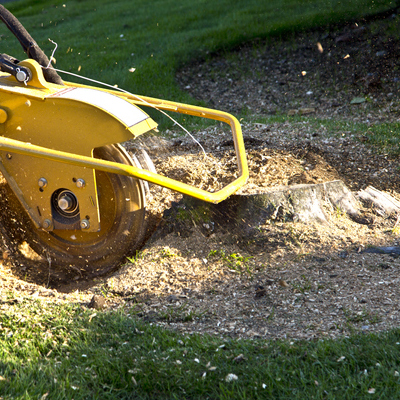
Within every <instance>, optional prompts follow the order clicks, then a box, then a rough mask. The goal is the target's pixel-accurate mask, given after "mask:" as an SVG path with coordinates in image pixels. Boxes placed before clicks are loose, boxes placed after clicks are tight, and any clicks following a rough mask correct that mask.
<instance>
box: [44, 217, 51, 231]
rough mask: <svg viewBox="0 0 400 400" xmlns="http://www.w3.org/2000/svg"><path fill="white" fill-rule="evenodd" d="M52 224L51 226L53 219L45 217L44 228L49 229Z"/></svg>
mask: <svg viewBox="0 0 400 400" xmlns="http://www.w3.org/2000/svg"><path fill="white" fill-rule="evenodd" d="M50 226H51V221H50V220H49V219H45V220H44V221H43V224H42V227H43V228H44V229H49V228H50Z"/></svg>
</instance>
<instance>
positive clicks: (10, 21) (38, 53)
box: [0, 4, 63, 85]
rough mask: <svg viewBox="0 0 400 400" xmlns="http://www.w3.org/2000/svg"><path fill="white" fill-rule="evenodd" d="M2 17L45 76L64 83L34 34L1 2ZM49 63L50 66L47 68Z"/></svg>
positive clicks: (54, 81)
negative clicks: (33, 36) (34, 37)
mask: <svg viewBox="0 0 400 400" xmlns="http://www.w3.org/2000/svg"><path fill="white" fill-rule="evenodd" d="M0 19H1V20H2V21H3V22H4V23H5V24H6V26H7V28H8V29H9V30H10V31H11V32H12V33H13V34H14V36H15V37H16V38H17V39H18V41H19V42H20V43H21V46H22V48H23V49H24V51H25V53H26V54H27V55H28V57H29V58H33V59H34V60H35V61H37V62H38V63H39V64H40V65H41V66H42V67H45V68H44V69H43V76H44V78H45V79H46V81H47V82H51V83H57V84H59V85H63V81H62V79H61V78H60V76H59V75H58V74H57V72H56V71H55V70H54V68H53V67H52V66H51V64H50V61H49V59H48V58H47V56H46V54H45V53H44V52H43V50H42V49H41V48H40V47H39V46H38V44H37V43H36V42H35V40H34V39H33V38H32V36H31V35H30V34H29V33H28V31H27V30H26V29H25V28H24V27H23V25H22V24H21V23H20V22H19V21H18V19H17V18H15V17H14V15H13V14H11V13H10V11H8V10H7V9H6V8H5V7H4V6H3V5H1V4H0ZM48 65H50V66H49V68H46V67H47V66H48Z"/></svg>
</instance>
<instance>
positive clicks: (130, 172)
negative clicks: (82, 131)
mask: <svg viewBox="0 0 400 400" xmlns="http://www.w3.org/2000/svg"><path fill="white" fill-rule="evenodd" d="M21 65H24V66H29V68H31V69H32V70H33V71H35V74H34V79H33V83H32V85H33V86H37V87H39V88H40V90H42V91H43V90H44V91H46V92H48V93H51V92H56V91H60V89H61V88H65V86H59V85H55V84H52V83H48V82H46V81H44V79H43V77H42V76H41V67H40V66H39V65H38V64H37V63H36V62H35V61H33V60H25V61H23V62H22V63H21ZM65 84H66V86H68V87H71V88H74V87H75V88H91V89H93V88H92V87H89V86H85V85H79V84H75V83H68V82H66V83H65ZM23 89H24V88H23V86H22V89H21V90H22V91H23ZM27 90H31V89H26V91H27ZM96 90H100V91H103V92H107V93H110V94H112V95H115V96H118V97H120V98H122V99H124V100H126V101H128V102H130V103H131V104H133V105H136V106H140V107H153V108H156V109H160V110H164V111H172V112H176V113H180V114H186V115H191V116H196V117H200V118H207V119H212V120H216V121H220V122H224V123H226V124H228V125H229V126H230V128H231V132H232V137H233V141H234V146H235V152H236V156H237V167H238V172H239V176H238V177H237V178H236V179H235V180H234V181H233V182H231V183H230V184H228V185H227V186H225V187H224V188H223V189H221V190H219V191H217V192H214V193H211V192H208V191H205V190H202V189H199V188H197V187H194V186H191V185H188V184H185V183H182V182H179V181H177V180H174V179H171V178H168V177H165V176H162V175H159V174H157V173H154V172H151V171H148V170H144V169H141V168H137V167H133V166H128V165H123V164H119V163H115V162H111V161H105V160H100V159H95V158H92V157H89V156H85V155H80V154H75V153H73V152H69V151H60V150H55V149H51V148H48V147H45V146H38V145H34V144H31V143H28V142H24V141H21V140H16V139H12V138H9V137H4V136H0V151H1V150H3V151H7V152H11V153H18V154H22V155H28V156H33V157H39V158H42V159H47V160H51V161H57V162H60V163H65V164H69V165H73V166H77V167H86V168H90V169H95V170H101V171H105V172H111V173H116V174H122V175H127V176H132V177H135V178H138V179H142V180H145V181H148V182H151V183H154V184H156V185H160V186H163V187H166V188H168V189H171V190H174V191H177V192H180V193H183V194H186V195H189V196H192V197H195V198H197V199H201V200H204V201H207V202H213V203H218V202H221V201H222V200H224V199H226V198H227V197H229V196H230V195H231V194H233V193H235V192H236V191H237V190H238V189H239V188H240V187H242V186H243V185H244V184H245V183H246V181H247V179H248V176H249V173H248V166H247V161H246V153H245V147H244V141H243V136H242V131H241V127H240V124H239V122H238V120H237V119H236V118H235V117H233V116H232V115H230V114H228V113H225V112H222V111H217V110H211V109H208V108H204V107H197V106H192V105H187V104H181V103H176V102H173V101H166V100H161V99H156V98H151V97H146V96H140V98H138V97H137V96H135V95H131V94H127V93H121V92H119V91H116V90H107V89H98V88H96ZM28 97H29V96H28ZM7 117H8V116H7V111H6V110H5V109H4V108H3V107H2V105H1V104H0V129H1V125H2V124H4V123H5V122H6V121H7ZM149 121H152V120H151V119H149ZM153 127H155V126H151V125H148V126H146V129H142V130H143V131H146V130H149V129H151V128H153ZM49 129H52V127H50V126H49ZM0 133H1V130H0ZM130 133H131V134H133V135H134V136H137V135H139V134H141V133H142V132H140V130H139V132H136V133H135V132H130Z"/></svg>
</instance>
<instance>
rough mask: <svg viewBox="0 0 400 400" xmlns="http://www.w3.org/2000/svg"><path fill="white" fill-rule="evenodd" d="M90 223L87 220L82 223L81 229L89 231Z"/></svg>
mask: <svg viewBox="0 0 400 400" xmlns="http://www.w3.org/2000/svg"><path fill="white" fill-rule="evenodd" d="M89 226H90V223H89V221H88V220H87V219H83V220H82V221H81V229H89Z"/></svg>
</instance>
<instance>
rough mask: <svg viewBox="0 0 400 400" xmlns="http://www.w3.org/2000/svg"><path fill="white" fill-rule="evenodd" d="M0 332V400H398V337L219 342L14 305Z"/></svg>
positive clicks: (74, 309)
mask: <svg viewBox="0 0 400 400" xmlns="http://www.w3.org/2000/svg"><path fill="white" fill-rule="evenodd" d="M190 321H191V319H190V318H189V319H188V323H190ZM0 323H1V324H0V393H1V395H0V396H1V398H2V399H45V398H49V399H52V400H53V399H75V400H77V399H134V398H135V399H136V398H140V399H150V398H160V399H173V398H176V399H204V398H211V399H259V398H260V399H262V398H292V399H312V398H314V399H319V398H321V399H323V398H324V399H325V398H326V399H334V398H341V399H355V398H357V399H362V398H375V396H376V397H379V398H388V399H389V398H391V399H394V398H399V396H400V377H399V372H397V371H400V361H399V360H400V331H399V330H393V331H391V332H388V333H382V334H379V335H374V334H369V335H354V336H352V337H351V338H344V339H340V340H319V341H316V342H300V341H289V340H288V341H275V342H269V341H264V340H253V341H249V340H229V339H227V340H223V339H220V338H217V337H211V336H208V335H202V336H200V335H191V336H184V335H180V334H177V333H172V332H170V331H168V330H165V329H162V328H159V327H155V326H151V324H144V323H142V322H139V321H138V320H137V319H136V317H135V316H134V313H133V312H132V311H129V310H128V311H126V310H125V311H124V310H116V311H107V312H100V311H93V310H88V309H85V308H84V307H82V306H80V305H77V304H70V305H55V304H54V303H53V302H46V303H45V302H40V301H38V300H23V301H18V302H15V303H13V302H12V299H10V303H9V304H7V305H6V306H5V305H4V304H3V305H2V312H1V316H0ZM271 323H272V322H271ZM267 324H268V322H267ZM228 374H234V375H236V377H237V380H232V381H230V382H227V381H226V378H227V376H228ZM371 389H374V390H375V395H374V396H372V395H371V393H369V392H368V390H371Z"/></svg>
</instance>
